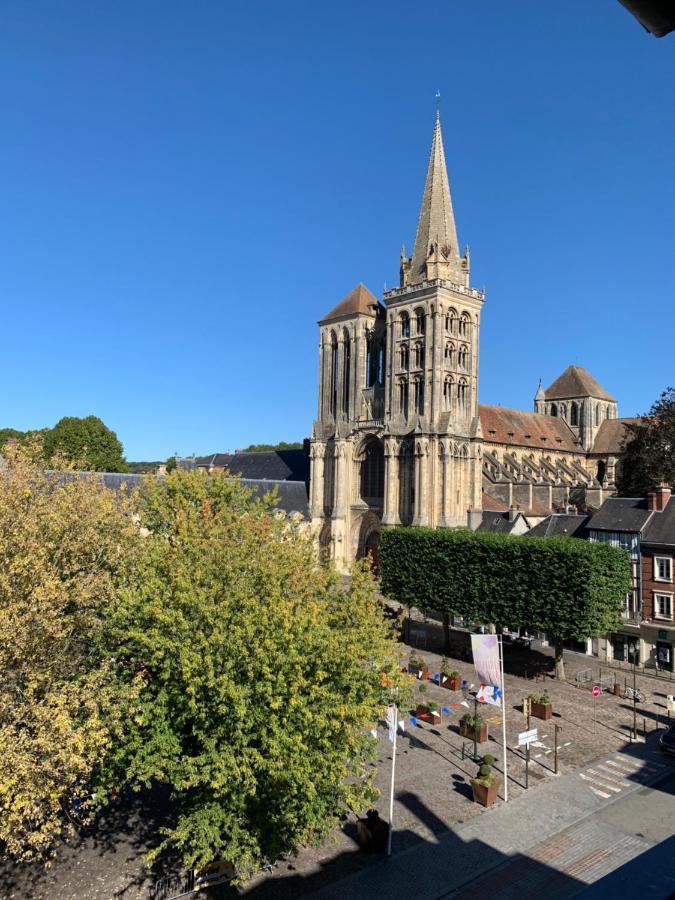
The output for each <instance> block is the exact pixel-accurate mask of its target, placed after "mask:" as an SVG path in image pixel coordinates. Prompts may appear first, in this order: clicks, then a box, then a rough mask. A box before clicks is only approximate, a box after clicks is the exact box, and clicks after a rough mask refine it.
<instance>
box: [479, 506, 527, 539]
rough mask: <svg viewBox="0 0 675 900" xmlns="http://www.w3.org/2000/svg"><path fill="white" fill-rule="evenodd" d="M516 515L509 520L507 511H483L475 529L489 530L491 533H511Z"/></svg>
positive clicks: (516, 518) (516, 519)
mask: <svg viewBox="0 0 675 900" xmlns="http://www.w3.org/2000/svg"><path fill="white" fill-rule="evenodd" d="M517 521H518V516H516V517H515V518H514V520H513V521H512V522H509V516H508V513H500V512H486V511H485V510H484V511H483V518H482V519H481V523H480V525H479V526H478V528H477V529H476V531H489V532H491V533H492V534H511V532H512V531H513V529H514V528H515V527H516V523H517Z"/></svg>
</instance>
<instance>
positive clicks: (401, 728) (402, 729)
mask: <svg viewBox="0 0 675 900" xmlns="http://www.w3.org/2000/svg"><path fill="white" fill-rule="evenodd" d="M398 727H399V731H400V732H401V734H403V733H404V732H405V719H399V720H398Z"/></svg>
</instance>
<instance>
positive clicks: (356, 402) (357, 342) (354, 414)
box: [349, 322, 361, 422]
mask: <svg viewBox="0 0 675 900" xmlns="http://www.w3.org/2000/svg"><path fill="white" fill-rule="evenodd" d="M351 338H352V370H351V372H350V380H351V385H350V392H351V397H350V398H349V418H350V420H351V421H352V422H356V420H357V419H358V417H359V410H360V408H361V397H360V393H361V392H360V391H359V359H360V349H361V328H360V326H359V323H358V322H357V323H356V325H355V326H354V330H353V331H352V332H351Z"/></svg>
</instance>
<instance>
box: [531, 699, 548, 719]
mask: <svg viewBox="0 0 675 900" xmlns="http://www.w3.org/2000/svg"><path fill="white" fill-rule="evenodd" d="M530 715H531V716H534V717H535V719H543V720H544V721H545V722H546V721H548V719H550V718H551V716H552V715H553V704H552V703H532V704H531V705H530Z"/></svg>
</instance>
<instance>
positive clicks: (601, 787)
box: [579, 772, 621, 799]
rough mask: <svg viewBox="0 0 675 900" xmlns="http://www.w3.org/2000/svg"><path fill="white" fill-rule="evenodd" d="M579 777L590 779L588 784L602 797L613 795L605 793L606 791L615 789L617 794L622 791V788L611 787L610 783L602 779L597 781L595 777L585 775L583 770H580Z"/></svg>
mask: <svg viewBox="0 0 675 900" xmlns="http://www.w3.org/2000/svg"><path fill="white" fill-rule="evenodd" d="M579 778H582V779H583V780H584V781H588V782H589V785H588V786H589V787H590V789H591V790H592V791H593V793H594V794H598V795H599V796H600V797H604V798H605V799H607V798H608V797H611V796H612V795H611V794H606V793H604V792H605V791H613V792H614V793H615V794H620V793H621V788H615V787H610V785H608V784H603V783H602V782H601V781H597V780H596V779H595V778H590V777H589V776H588V775H584V773H583V772H579ZM594 785H595V787H594Z"/></svg>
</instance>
